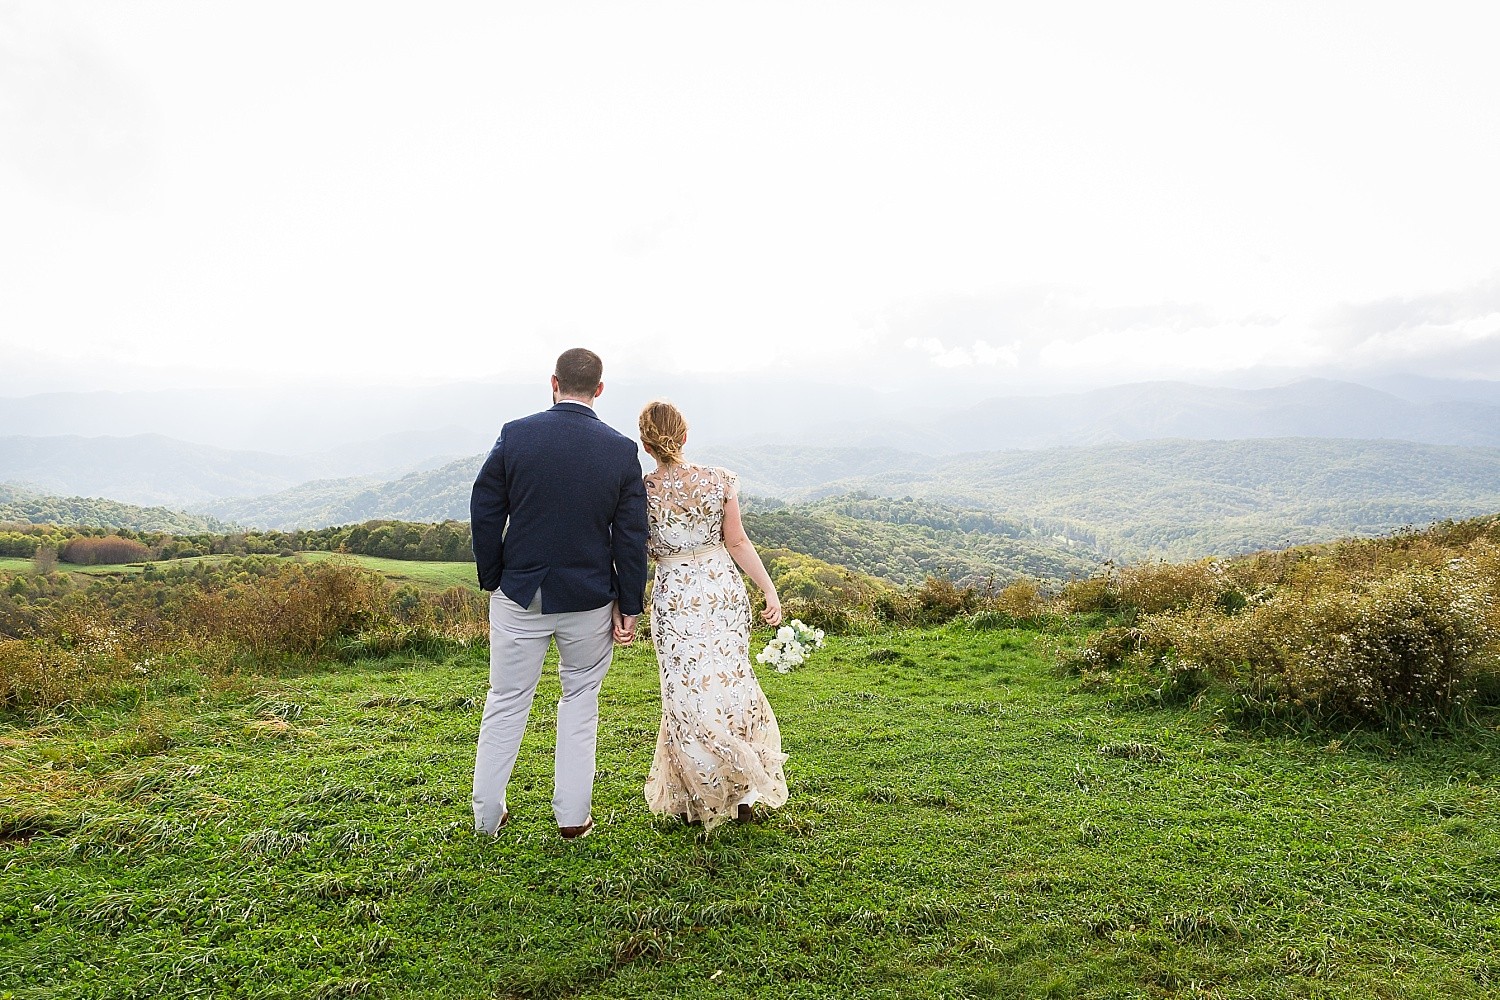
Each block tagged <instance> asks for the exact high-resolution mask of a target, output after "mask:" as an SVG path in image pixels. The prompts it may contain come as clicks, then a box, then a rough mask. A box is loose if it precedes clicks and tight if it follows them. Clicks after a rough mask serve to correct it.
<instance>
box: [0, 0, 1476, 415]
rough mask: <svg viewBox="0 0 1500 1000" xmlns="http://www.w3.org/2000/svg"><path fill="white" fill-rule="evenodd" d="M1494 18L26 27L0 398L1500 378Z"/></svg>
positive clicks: (1434, 8) (9, 177)
mask: <svg viewBox="0 0 1500 1000" xmlns="http://www.w3.org/2000/svg"><path fill="white" fill-rule="evenodd" d="M1496 9H1497V8H1496V6H1495V5H1494V4H1493V3H1492V2H1473V3H1441V2H1438V3H1431V2H1429V3H1423V4H1416V3H1390V4H1387V3H1374V2H1369V0H1361V2H1355V3H1328V2H1317V3H1308V2H1306V0H1298V2H1293V3H1271V2H1265V0H1255V2H1246V3H1224V4H1217V3H1216V4H1205V3H1201V2H1190V3H1182V4H1164V3H1133V4H1120V3H1097V4H1067V3H1047V4H1042V3H1033V4H1010V3H994V2H978V3H972V4H965V3H943V2H939V0H921V2H915V0H913V2H910V3H879V2H872V0H858V2H852V3H818V2H796V3H776V2H757V3H703V2H692V3H667V2H653V3H636V2H628V0H613V2H609V3H601V4H597V5H594V4H588V5H585V4H573V3H565V2H532V3H526V4H507V3H425V4H417V3H403V4H383V3H372V2H369V0H361V2H358V3H354V2H348V3H333V2H323V3H319V2H309V0H298V2H296V3H277V2H267V0H258V2H255V3H201V2H174V3H162V2H157V3H153V2H142V0H119V2H59V0H33V2H19V3H17V2H7V0H0V348H3V359H0V393H6V394H20V393H25V392H34V391H41V390H51V389H92V388H100V387H106V386H113V387H121V388H123V387H127V386H142V387H162V386H174V385H185V384H195V385H205V384H208V385H213V384H263V383H266V382H271V381H275V380H279V379H284V378H287V377H295V378H298V379H317V378H325V377H331V378H337V379H341V380H346V381H368V382H372V383H400V382H408V381H443V380H453V379H472V378H485V377H498V378H503V379H507V380H517V379H520V380H532V379H535V378H537V377H538V373H541V375H542V376H544V375H545V374H546V372H547V371H548V366H549V365H550V363H551V360H552V358H553V357H554V356H555V355H556V354H557V352H558V351H559V350H561V349H563V348H566V347H570V346H574V345H576V344H583V345H587V346H592V347H594V348H595V349H596V350H598V351H599V352H600V353H601V354H603V355H604V356H605V359H606V363H607V364H608V366H609V368H608V374H610V375H613V376H616V377H629V378H632V379H649V378H650V377H652V376H653V375H660V376H662V377H667V376H680V375H684V374H687V375H691V374H695V373H714V374H719V375H722V374H723V373H734V372H745V373H766V372H791V373H796V374H798V375H803V376H812V377H825V376H826V377H829V378H834V379H838V380H841V381H845V382H856V383H858V382H868V383H870V384H878V385H883V386H891V385H898V384H901V383H902V382H904V381H908V380H918V381H921V380H923V379H924V378H926V379H929V380H930V379H932V378H935V377H938V376H941V377H943V378H944V379H952V378H962V379H971V380H977V381H979V382H981V383H982V384H983V385H985V386H987V387H990V388H992V389H994V390H995V391H1007V390H1011V389H1017V388H1021V389H1024V388H1027V387H1034V386H1037V385H1043V384H1058V385H1063V384H1077V385H1086V384H1101V383H1108V382H1121V381H1129V380H1135V379H1143V378H1160V377H1169V378H1226V377H1230V378H1232V377H1234V376H1235V375H1236V374H1237V373H1239V374H1243V373H1246V372H1251V371H1261V372H1264V371H1266V370H1268V369H1269V370H1273V371H1286V372H1288V373H1291V374H1295V373H1297V372H1302V371H1315V372H1319V373H1322V374H1330V373H1335V374H1336V373H1347V374H1350V375H1359V374H1370V373H1380V372H1384V371H1391V370H1396V371H1411V372H1418V373H1424V374H1432V375H1446V376H1453V375H1464V374H1469V375H1482V376H1486V377H1500V185H1497V181H1496V178H1497V177H1500V59H1496V58H1495V55H1494V41H1495V39H1496V37H1500V31H1497V29H1500V16H1497V15H1496V13H1495V11H1496Z"/></svg>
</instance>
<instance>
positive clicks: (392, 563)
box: [301, 552, 479, 590]
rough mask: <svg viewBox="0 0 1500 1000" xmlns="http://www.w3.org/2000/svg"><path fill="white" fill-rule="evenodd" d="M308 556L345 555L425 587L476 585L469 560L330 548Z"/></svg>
mask: <svg viewBox="0 0 1500 1000" xmlns="http://www.w3.org/2000/svg"><path fill="white" fill-rule="evenodd" d="M301 555H302V557H303V558H305V559H308V560H319V559H348V560H352V561H354V562H356V563H358V564H359V565H361V566H363V567H365V568H366V569H373V570H375V571H376V572H377V573H382V574H384V575H385V576H386V577H388V578H389V579H390V580H392V581H393V582H395V583H397V584H402V583H412V584H415V585H416V586H418V587H421V588H423V589H426V590H447V589H448V588H449V587H469V588H471V589H473V590H478V589H479V581H478V578H477V577H475V575H474V564H473V563H471V562H418V561H415V560H410V559H380V558H377V557H375V556H349V555H339V554H335V553H331V552H303V553H301Z"/></svg>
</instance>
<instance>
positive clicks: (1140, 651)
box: [1070, 560, 1500, 729]
mask: <svg viewBox="0 0 1500 1000" xmlns="http://www.w3.org/2000/svg"><path fill="white" fill-rule="evenodd" d="M1487 573H1488V571H1487V570H1486V569H1485V568H1484V567H1482V566H1474V565H1470V564H1466V563H1465V562H1464V561H1462V560H1455V561H1453V562H1452V564H1451V565H1449V566H1447V567H1445V568H1444V569H1443V570H1440V571H1431V570H1426V569H1412V570H1406V571H1402V572H1396V573H1392V574H1390V575H1387V576H1385V577H1383V578H1381V579H1379V580H1375V581H1373V582H1363V581H1359V580H1354V579H1350V578H1348V577H1340V575H1339V574H1338V573H1336V572H1321V573H1319V574H1317V575H1315V576H1311V577H1307V578H1306V579H1305V580H1304V581H1303V583H1304V585H1303V586H1300V587H1292V586H1288V587H1283V588H1281V589H1279V590H1277V591H1276V592H1275V593H1273V594H1272V595H1270V596H1269V597H1266V598H1264V599H1263V600H1260V601H1258V602H1257V603H1255V604H1251V605H1247V606H1246V607H1245V608H1244V609H1243V610H1242V611H1240V612H1238V613H1234V612H1230V611H1226V610H1225V609H1224V608H1223V607H1221V606H1220V605H1218V604H1216V603H1211V602H1210V600H1209V597H1210V595H1209V594H1207V593H1203V594H1200V595H1199V597H1198V599H1197V600H1196V601H1195V602H1193V603H1190V604H1189V605H1188V606H1187V607H1185V608H1182V609H1177V610H1169V611H1163V612H1160V613H1157V614H1148V615H1143V616H1142V617H1141V618H1140V619H1139V620H1138V621H1137V623H1136V626H1135V627H1133V628H1113V629H1104V630H1101V631H1100V632H1098V633H1096V634H1095V635H1094V636H1092V637H1091V638H1090V639H1089V641H1088V642H1087V643H1086V645H1085V647H1084V649H1083V650H1082V651H1081V652H1080V653H1079V654H1078V655H1077V656H1075V657H1074V658H1073V659H1072V660H1071V661H1070V665H1071V666H1072V667H1073V668H1074V669H1076V670H1077V671H1078V672H1079V674H1080V675H1082V676H1083V677H1084V678H1085V679H1086V681H1088V682H1089V683H1090V684H1093V685H1095V686H1108V685H1110V684H1111V683H1115V682H1118V681H1119V680H1120V679H1121V678H1122V677H1128V678H1132V679H1133V680H1134V681H1135V682H1137V683H1139V684H1142V685H1146V686H1150V685H1153V684H1154V685H1155V688H1154V690H1155V692H1156V694H1157V696H1158V699H1159V700H1168V699H1169V698H1171V697H1173V696H1181V695H1187V694H1193V693H1196V692H1197V691H1200V690H1202V689H1203V688H1205V687H1207V686H1218V687H1219V688H1221V689H1222V690H1223V691H1225V692H1226V693H1227V694H1229V695H1231V696H1232V698H1233V700H1234V701H1235V703H1236V704H1238V705H1240V706H1241V707H1242V708H1243V709H1245V710H1246V711H1248V712H1249V713H1251V714H1259V715H1270V716H1277V717H1282V718H1292V719H1300V720H1302V721H1303V722H1309V723H1326V722H1338V723H1346V724H1347V723H1355V724H1359V723H1373V724H1377V725H1380V726H1384V727H1386V728H1390V729H1409V728H1413V727H1417V728H1424V727H1431V726H1433V725H1435V724H1439V723H1442V722H1444V721H1447V720H1449V719H1452V718H1453V717H1455V716H1456V715H1457V714H1459V713H1461V712H1462V711H1464V710H1465V708H1466V707H1467V706H1468V705H1469V704H1471V703H1472V701H1473V700H1474V698H1475V697H1476V695H1478V694H1480V693H1482V692H1484V691H1488V690H1491V689H1492V688H1493V685H1494V680H1493V675H1494V670H1495V651H1496V648H1497V637H1500V636H1497V631H1496V629H1495V627H1494V622H1493V620H1492V609H1493V607H1494V600H1493V593H1494V592H1493V589H1492V587H1491V584H1490V582H1489V581H1490V579H1491V578H1490V577H1489V576H1488V575H1487Z"/></svg>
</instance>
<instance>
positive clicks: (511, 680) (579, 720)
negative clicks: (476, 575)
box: [474, 590, 615, 833]
mask: <svg viewBox="0 0 1500 1000" xmlns="http://www.w3.org/2000/svg"><path fill="white" fill-rule="evenodd" d="M610 609H611V606H610V605H608V604H606V605H605V606H604V607H602V608H595V609H594V610H593V611H568V612H562V613H559V614H551V615H544V614H542V595H541V593H540V592H538V593H537V595H536V599H535V600H533V601H532V602H531V607H529V608H523V607H521V606H520V605H518V604H516V603H515V602H514V601H512V600H511V599H510V598H508V597H506V596H505V595H504V594H502V593H501V592H500V591H498V590H497V591H495V592H494V593H493V594H491V595H490V691H489V694H488V695H487V696H486V697H485V700H484V719H483V721H482V722H480V724H479V750H478V752H477V754H476V755H475V758H474V829H475V830H477V831H479V832H480V833H494V832H495V830H496V828H497V827H498V826H499V825H500V818H501V817H502V816H504V815H505V787H506V786H507V785H508V784H510V774H511V771H513V770H514V769H515V766H516V757H517V755H518V754H519V753H520V751H521V736H522V735H523V734H524V733H525V732H526V717H527V716H528V715H530V714H531V700H532V698H533V697H534V696H535V695H536V684H537V681H538V680H539V679H540V678H541V676H542V659H543V658H544V657H545V656H546V655H547V647H548V646H550V645H551V644H552V640H553V639H554V638H555V639H556V640H557V653H558V658H559V660H560V661H561V662H560V663H559V666H558V674H559V677H560V679H561V681H562V700H560V701H559V702H558V703H557V757H556V762H555V765H554V771H553V782H552V814H553V816H555V817H556V819H557V825H558V826H582V825H583V824H584V823H585V822H586V821H587V820H588V818H589V809H590V805H591V803H592V801H593V797H594V754H595V750H596V748H597V745H598V735H599V686H600V685H601V684H603V683H604V675H605V673H607V672H608V671H609V663H610V659H611V658H612V657H613V656H614V650H615V646H614V636H613V633H612V630H611V629H612V625H613V622H612V619H611V613H610Z"/></svg>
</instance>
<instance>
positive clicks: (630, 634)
mask: <svg viewBox="0 0 1500 1000" xmlns="http://www.w3.org/2000/svg"><path fill="white" fill-rule="evenodd" d="M610 614H611V615H612V616H613V617H614V620H615V644H616V645H618V646H628V645H630V644H631V643H632V642H635V623H636V622H637V621H639V620H640V617H641V616H640V615H622V614H620V606H619V605H618V604H616V605H615V606H614V607H613V608H612V609H611V611H610Z"/></svg>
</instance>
